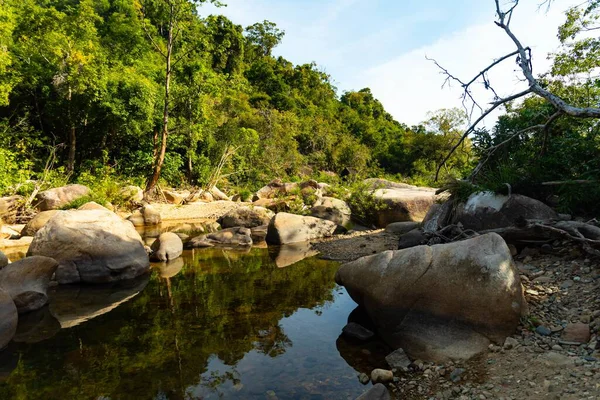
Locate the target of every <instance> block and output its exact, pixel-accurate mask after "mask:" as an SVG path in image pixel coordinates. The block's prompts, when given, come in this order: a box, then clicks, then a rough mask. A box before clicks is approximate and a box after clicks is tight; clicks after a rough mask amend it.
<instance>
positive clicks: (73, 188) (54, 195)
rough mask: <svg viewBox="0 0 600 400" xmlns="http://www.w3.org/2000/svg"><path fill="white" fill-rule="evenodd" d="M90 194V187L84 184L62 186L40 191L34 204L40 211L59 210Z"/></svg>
mask: <svg viewBox="0 0 600 400" xmlns="http://www.w3.org/2000/svg"><path fill="white" fill-rule="evenodd" d="M89 194H90V188H88V187H87V186H84V185H77V184H74V185H67V186H61V187H57V188H54V189H48V190H44V191H43V192H40V193H38V195H37V196H36V197H35V200H34V205H35V206H36V207H37V208H38V209H39V210H40V211H46V210H57V209H59V208H61V207H64V206H66V205H67V204H69V203H70V202H72V201H75V200H77V199H80V198H82V197H85V196H88V195H89Z"/></svg>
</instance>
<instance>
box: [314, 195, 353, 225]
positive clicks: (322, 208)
mask: <svg viewBox="0 0 600 400" xmlns="http://www.w3.org/2000/svg"><path fill="white" fill-rule="evenodd" d="M310 215H311V216H313V217H315V218H321V219H326V220H327V221H331V222H335V223H336V224H337V225H338V226H341V227H343V228H345V229H350V228H351V226H352V222H351V219H352V211H351V210H350V207H349V206H348V204H347V203H346V202H345V201H343V200H340V199H336V198H333V197H320V198H319V199H318V200H317V201H316V203H315V204H314V205H313V207H312V208H311V209H310Z"/></svg>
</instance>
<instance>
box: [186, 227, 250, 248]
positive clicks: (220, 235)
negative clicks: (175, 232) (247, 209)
mask: <svg viewBox="0 0 600 400" xmlns="http://www.w3.org/2000/svg"><path fill="white" fill-rule="evenodd" d="M252 243H253V242H252V231H251V230H250V229H248V228H240V227H237V228H228V229H223V230H220V231H218V232H213V233H209V234H208V235H201V236H197V237H195V238H193V239H191V240H190V241H189V242H187V243H186V247H187V248H196V247H213V246H225V247H231V246H233V247H237V246H242V247H246V246H252Z"/></svg>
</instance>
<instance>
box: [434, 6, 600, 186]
mask: <svg viewBox="0 0 600 400" xmlns="http://www.w3.org/2000/svg"><path fill="white" fill-rule="evenodd" d="M494 1H495V5H496V18H497V19H496V21H495V24H496V26H497V27H498V28H500V29H502V30H503V31H504V32H505V33H506V35H507V36H508V37H509V38H510V39H511V41H512V42H513V44H514V46H515V50H514V51H512V52H511V53H509V54H506V55H504V56H502V57H500V58H498V59H496V60H495V61H493V62H492V63H491V64H490V65H488V66H487V67H485V68H484V69H482V70H481V72H479V73H478V74H477V75H476V76H475V77H473V78H472V79H471V80H469V81H463V80H461V79H460V78H458V77H456V76H454V75H452V74H451V73H450V72H449V71H448V70H446V69H445V68H443V67H442V66H441V65H440V64H438V62H437V61H435V60H432V61H433V62H434V63H435V64H436V65H437V66H438V67H439V68H440V69H441V71H442V73H443V74H445V75H446V82H450V81H454V82H457V83H458V84H459V85H460V86H461V87H462V89H463V95H462V101H463V106H464V107H465V109H467V110H468V109H469V108H470V113H469V115H470V116H473V112H474V111H475V109H478V110H479V111H480V113H481V115H479V117H477V118H476V119H474V120H473V119H472V118H471V120H472V122H471V124H470V125H469V127H468V128H467V129H466V130H465V132H464V134H463V135H462V137H461V138H460V139H459V140H458V141H457V143H456V144H455V145H454V146H453V147H452V149H451V150H450V152H449V153H448V154H447V155H446V157H445V158H444V159H443V161H442V162H441V164H440V165H439V166H438V168H437V171H436V175H435V179H436V181H437V180H438V178H439V174H440V171H441V169H442V168H443V167H444V165H445V164H446V162H447V161H448V160H449V159H450V157H451V156H452V154H453V153H454V152H455V151H456V149H458V148H459V146H461V144H462V143H463V141H464V140H465V139H466V138H467V137H468V136H469V135H470V134H472V133H473V132H474V131H475V129H476V128H477V127H478V126H479V124H480V123H481V122H482V121H483V119H484V118H485V117H487V116H488V115H490V114H491V113H492V112H493V111H494V110H496V109H497V108H498V107H500V106H503V105H506V104H507V103H510V102H512V101H514V100H517V99H520V98H523V97H525V96H527V95H535V96H539V97H541V98H543V99H545V100H546V101H547V102H548V103H550V104H551V105H552V107H553V108H554V110H555V112H554V113H553V114H552V115H550V116H549V117H548V118H547V120H546V122H545V123H543V124H539V125H534V126H531V127H528V128H526V129H524V130H521V131H518V132H515V133H514V134H512V135H511V136H510V137H509V138H507V139H506V140H505V141H503V142H502V143H500V144H497V145H495V146H492V147H490V148H488V149H487V150H486V152H487V157H482V158H481V160H480V161H479V164H478V165H477V167H475V169H474V170H473V172H472V173H471V175H470V176H469V181H473V180H474V178H475V177H476V176H477V174H478V173H479V172H480V171H481V169H482V168H483V166H484V165H485V163H486V162H487V161H488V160H489V159H490V157H491V155H493V153H494V152H495V151H496V150H498V149H499V148H500V147H502V146H504V145H505V144H506V143H508V142H509V141H511V140H512V139H514V138H516V137H518V136H519V135H521V134H523V133H526V132H532V131H542V132H544V133H545V138H547V135H548V134H547V132H548V130H549V128H550V126H551V125H552V124H553V123H554V122H555V121H556V120H557V119H559V118H560V117H562V116H570V117H575V118H600V108H595V107H575V106H573V105H571V104H569V103H568V102H566V101H565V100H563V99H562V98H560V97H559V96H557V95H555V94H553V93H552V92H550V91H549V90H547V89H545V88H543V87H542V85H540V83H539V82H538V80H537V79H536V77H535V76H534V74H533V67H532V61H531V59H532V58H531V53H532V51H531V48H530V47H528V46H525V45H523V44H522V43H521V41H520V40H519V39H518V38H517V36H516V35H515V34H514V33H513V31H512V30H511V27H510V23H511V20H512V16H513V13H514V12H515V9H516V8H517V6H518V5H519V0H512V1H511V2H510V6H509V7H508V9H506V10H504V9H503V8H502V6H501V5H500V0H494ZM544 4H548V5H549V2H548V1H546V2H544ZM512 59H516V64H517V66H518V67H519V70H520V72H521V74H522V75H523V77H524V79H525V81H526V82H527V83H528V86H529V87H528V88H527V89H526V90H523V91H521V92H518V93H514V94H512V95H508V96H505V97H500V96H498V94H497V92H496V91H495V90H494V88H493V86H492V84H491V82H490V81H489V78H488V74H489V72H490V71H491V70H492V69H494V68H495V67H497V66H498V65H500V64H502V63H504V62H505V61H506V60H512ZM446 82H445V83H446ZM476 83H483V85H484V87H485V88H486V89H488V90H491V91H492V93H493V95H494V101H493V102H492V103H490V104H489V105H488V107H487V108H486V109H484V108H483V107H481V106H480V105H479V103H478V102H477V101H476V99H475V98H474V96H473V94H472V92H471V89H472V87H473V85H475V84H476Z"/></svg>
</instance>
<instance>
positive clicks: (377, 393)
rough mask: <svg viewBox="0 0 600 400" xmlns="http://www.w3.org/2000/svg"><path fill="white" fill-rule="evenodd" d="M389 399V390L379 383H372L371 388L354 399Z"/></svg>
mask: <svg viewBox="0 0 600 400" xmlns="http://www.w3.org/2000/svg"><path fill="white" fill-rule="evenodd" d="M390 399H391V397H390V392H389V391H388V389H387V388H386V387H385V386H384V385H382V384H381V383H378V384H376V385H373V387H372V388H371V389H369V390H368V391H367V392H366V393H363V394H362V395H360V396H359V397H357V398H356V400H390Z"/></svg>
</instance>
